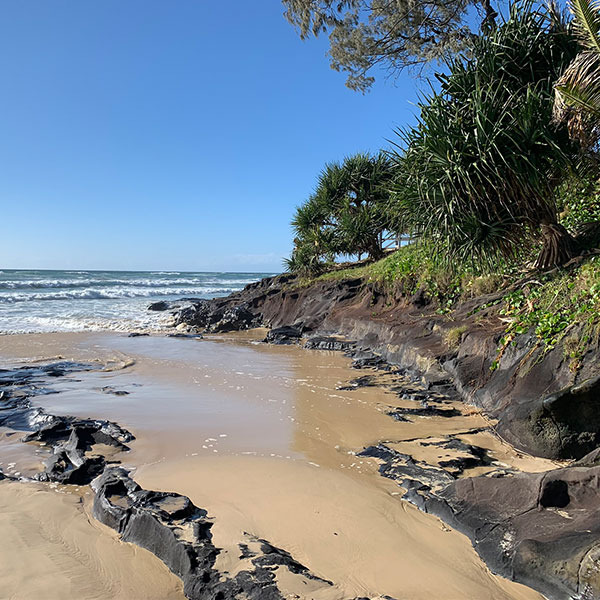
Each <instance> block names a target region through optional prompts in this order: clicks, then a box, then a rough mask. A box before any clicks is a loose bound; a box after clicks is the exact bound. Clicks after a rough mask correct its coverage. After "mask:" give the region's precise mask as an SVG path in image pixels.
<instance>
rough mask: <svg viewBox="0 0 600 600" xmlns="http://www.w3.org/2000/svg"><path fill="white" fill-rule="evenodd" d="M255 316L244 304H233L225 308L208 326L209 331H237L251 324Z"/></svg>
mask: <svg viewBox="0 0 600 600" xmlns="http://www.w3.org/2000/svg"><path fill="white" fill-rule="evenodd" d="M254 319H255V316H254V314H253V313H251V312H250V311H249V310H248V309H247V308H246V307H245V306H235V307H233V308H228V309H226V310H225V311H224V312H223V314H222V316H221V318H220V319H219V320H218V321H217V322H216V323H214V324H213V325H211V326H210V328H209V329H210V331H211V332H214V333H224V332H227V331H239V330H241V329H248V328H249V327H251V326H252V324H253V322H254Z"/></svg>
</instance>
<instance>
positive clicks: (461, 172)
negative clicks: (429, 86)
mask: <svg viewBox="0 0 600 600" xmlns="http://www.w3.org/2000/svg"><path fill="white" fill-rule="evenodd" d="M575 54H576V44H575V41H574V39H573V38H572V36H570V35H569V34H568V33H567V32H566V31H565V29H564V28H563V27H561V26H560V24H559V23H557V22H556V21H554V20H552V19H551V18H550V15H549V14H548V13H547V12H546V11H544V10H542V9H535V8H534V7H533V5H532V4H531V3H517V4H513V5H512V6H511V8H510V12H509V16H508V18H507V19H506V20H505V21H504V22H502V23H500V24H499V25H497V26H496V27H494V28H493V29H492V30H491V31H490V32H489V33H488V34H487V35H482V36H480V37H479V38H477V40H476V41H475V42H474V44H473V50H472V53H471V54H469V55H466V56H462V57H459V58H457V59H455V60H453V61H452V62H451V63H450V64H449V66H448V67H449V68H448V72H447V73H445V74H440V75H438V79H439V81H440V85H441V89H440V91H439V93H436V94H433V95H432V96H431V97H430V98H428V99H426V100H425V101H424V102H422V103H421V104H420V116H419V120H418V125H417V126H416V127H415V128H413V129H411V130H408V131H404V132H400V134H401V136H402V137H401V142H400V144H399V145H400V146H401V147H402V148H403V151H399V152H397V154H396V159H395V160H396V164H397V167H398V169H399V170H401V171H402V174H401V176H400V178H399V181H400V183H399V185H398V187H397V191H396V198H397V201H398V203H399V205H400V206H401V212H402V213H403V214H404V215H408V219H409V227H411V228H412V229H413V231H414V232H415V233H417V234H419V235H424V236H427V237H430V238H433V239H434V240H435V239H437V240H439V241H440V244H439V246H438V247H440V248H444V251H447V252H449V255H450V256H454V257H460V258H463V259H475V260H477V261H480V262H492V263H493V261H495V259H496V258H497V257H498V256H499V255H503V256H510V255H513V254H515V253H516V252H517V251H518V250H519V249H520V248H521V247H522V245H523V243H524V242H525V241H526V240H528V239H532V238H535V237H537V236H541V242H542V243H541V245H542V249H541V252H540V254H539V257H538V259H537V263H536V264H537V266H538V267H548V266H551V265H556V264H561V263H563V262H565V261H566V260H568V259H569V258H570V257H572V256H573V254H574V253H575V251H576V244H575V241H574V239H573V238H572V237H571V235H570V234H569V233H568V232H567V230H566V229H565V228H564V227H562V226H561V225H560V224H559V223H558V218H557V206H556V200H555V191H554V190H555V187H556V186H557V184H558V183H559V182H560V181H561V180H562V178H563V177H564V176H565V174H566V173H567V172H568V169H569V164H570V160H571V157H572V155H573V153H574V152H575V149H574V147H573V143H572V142H571V141H570V140H569V137H568V135H567V132H566V128H565V127H562V126H557V125H556V124H555V123H554V122H553V120H552V109H553V83H554V82H555V81H556V79H557V78H558V76H559V75H560V73H561V72H562V71H563V69H564V68H565V66H566V65H568V64H569V63H570V61H571V60H572V59H573V57H574V56H575Z"/></svg>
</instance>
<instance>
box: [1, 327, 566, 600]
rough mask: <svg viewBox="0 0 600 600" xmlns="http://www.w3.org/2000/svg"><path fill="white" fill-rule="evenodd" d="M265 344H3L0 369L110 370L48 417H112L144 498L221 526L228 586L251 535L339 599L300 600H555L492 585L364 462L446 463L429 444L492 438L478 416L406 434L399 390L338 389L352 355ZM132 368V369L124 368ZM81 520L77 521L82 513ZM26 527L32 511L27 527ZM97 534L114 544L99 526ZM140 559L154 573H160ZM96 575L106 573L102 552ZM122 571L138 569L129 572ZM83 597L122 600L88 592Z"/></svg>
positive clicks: (495, 448) (498, 451)
mask: <svg viewBox="0 0 600 600" xmlns="http://www.w3.org/2000/svg"><path fill="white" fill-rule="evenodd" d="M253 336H255V334H250V335H248V334H246V335H236V336H230V337H229V338H218V339H206V340H187V339H173V338H164V337H150V338H126V337H122V336H117V335H114V334H89V335H81V334H61V335H50V334H36V335H23V336H3V337H0V359H1V357H2V356H3V357H4V358H5V361H6V362H7V364H8V363H12V364H14V360H15V358H17V359H22V360H27V361H31V360H40V359H46V358H50V357H58V356H60V357H65V358H70V359H76V360H98V361H99V363H106V364H110V365H111V367H112V369H113V370H110V371H99V372H94V373H90V374H84V375H81V374H78V376H77V378H73V380H71V381H59V382H57V387H58V388H59V389H62V390H63V393H61V394H54V395H50V396H45V397H43V398H41V399H40V403H41V404H43V405H44V406H45V407H46V408H47V410H48V411H49V412H55V413H57V414H75V415H78V416H83V417H88V416H90V417H98V418H109V419H112V420H114V421H117V422H118V423H119V424H121V425H122V426H124V427H126V428H128V429H130V430H131V431H132V432H133V433H134V434H135V435H136V436H137V440H136V441H135V442H134V443H133V444H132V452H131V453H129V454H128V455H126V456H125V457H124V463H125V465H126V466H130V467H133V468H135V469H136V472H135V478H136V480H137V481H138V482H139V483H140V484H141V485H143V486H144V487H146V488H152V489H160V490H165V491H177V492H180V493H183V494H186V495H188V496H190V498H191V499H192V500H193V501H194V502H195V503H196V504H197V505H198V506H201V507H203V508H205V509H207V510H208V511H209V514H210V516H211V517H213V518H214V520H215V525H214V528H213V533H214V542H215V544H216V545H217V546H218V547H221V548H223V552H222V554H221V556H220V557H219V559H218V565H219V567H220V568H222V569H223V570H224V571H229V572H234V571H236V570H238V569H240V568H242V565H241V564H240V562H239V559H238V555H239V549H238V546H237V544H238V543H240V542H246V541H248V539H249V538H248V536H247V534H251V535H253V536H256V537H259V538H265V539H268V540H269V541H270V542H271V543H273V544H275V545H277V546H280V547H282V548H284V549H285V550H287V551H289V552H291V553H292V555H293V556H294V557H295V558H296V559H297V560H299V561H300V562H302V563H303V564H305V565H306V566H307V567H309V568H310V569H311V570H312V571H313V572H314V573H315V574H317V575H319V576H321V577H323V578H325V579H329V580H331V581H333V582H334V583H335V585H334V587H333V588H331V587H329V586H327V587H323V586H320V585H317V584H315V583H314V582H311V583H309V582H307V580H304V579H300V578H297V577H290V578H287V579H285V578H284V580H282V585H283V586H284V587H286V588H287V591H288V592H289V593H290V594H296V595H297V596H296V597H300V598H302V599H305V598H306V599H309V598H313V599H315V600H334V599H336V600H337V599H340V600H341V599H348V598H354V597H357V596H369V597H372V598H375V597H377V596H378V595H383V594H388V595H390V596H392V597H394V598H397V599H398V600H401V599H407V600H409V599H410V600H421V599H423V600H425V599H427V600H431V599H432V598H435V599H444V600H488V599H489V600H510V599H513V600H539V599H540V598H541V596H540V595H539V594H537V593H536V592H533V591H532V590H530V589H528V588H526V587H524V586H521V585H518V584H515V583H512V582H509V581H507V580H505V579H503V578H500V577H497V576H494V575H492V574H491V573H490V572H489V570H488V569H487V568H486V567H485V565H484V564H483V563H482V561H481V560H480V559H479V557H478V556H477V555H476V553H475V551H474V550H473V548H472V547H471V544H470V542H469V541H468V539H467V538H466V537H465V536H463V535H461V534H459V533H457V532H455V531H451V530H449V529H448V528H447V527H446V526H445V525H444V524H443V523H442V522H441V521H439V520H438V519H437V518H435V517H432V516H430V515H426V514H423V513H421V512H419V511H418V510H416V509H415V508H414V507H412V506H411V505H409V504H407V503H405V502H403V501H402V500H400V499H399V494H400V493H401V489H400V488H398V487H397V486H396V485H395V484H394V483H393V482H391V481H389V480H386V479H384V478H382V477H381V476H380V475H379V474H378V473H377V467H378V464H377V462H376V461H375V460H372V459H363V458H359V457H357V456H356V455H355V452H356V451H359V450H361V449H362V448H363V447H364V446H368V445H370V444H372V443H375V442H377V441H379V440H388V441H389V442H391V445H394V446H395V447H397V448H398V449H401V450H402V451H404V452H406V451H409V452H410V453H411V454H413V455H414V456H415V457H416V458H419V459H422V460H435V458H436V457H439V456H440V450H439V449H433V448H434V447H431V446H425V445H422V444H421V443H420V442H421V441H423V440H427V441H432V440H435V439H437V438H439V437H440V436H442V435H447V434H449V433H456V432H462V431H467V430H472V429H473V428H478V427H482V426H485V425H486V421H485V420H484V419H483V418H482V416H481V415H479V414H478V413H477V412H475V411H473V410H472V409H468V410H467V409H466V407H464V406H463V405H461V404H457V407H458V408H459V410H461V411H462V412H463V413H464V414H463V415H461V416H460V417H455V418H452V419H444V418H416V419H414V420H413V422H410V423H398V422H395V421H393V420H392V419H391V418H390V417H389V416H387V415H386V414H385V411H386V409H387V408H389V407H390V406H401V405H402V402H401V401H399V400H398V398H397V397H396V396H395V395H392V394H390V393H388V392H386V391H385V389H383V388H381V387H368V388H361V389H357V390H352V391H340V390H338V389H337V388H338V387H339V386H340V385H341V384H344V383H347V381H348V380H349V379H351V378H353V377H356V376H357V375H362V374H364V373H361V372H356V371H354V370H352V369H350V368H349V365H348V360H347V359H345V358H344V357H343V356H341V355H339V354H334V353H328V352H316V351H304V350H302V349H299V348H296V347H271V346H266V345H261V344H256V343H255V342H254V339H253ZM124 365H129V366H127V367H126V368H124V369H119V368H118V367H121V366H124ZM0 366H1V365H0ZM76 379H78V380H79V381H77V380H76ZM106 386H111V387H112V388H113V389H119V390H124V391H128V392H129V394H128V395H126V396H115V395H113V394H107V393H105V392H103V391H102V388H103V387H106ZM412 406H414V403H413V404H412ZM464 439H465V441H471V443H477V444H478V445H481V446H484V447H486V448H489V449H490V453H491V455H492V456H493V457H494V458H495V459H497V460H498V461H500V462H502V463H505V464H511V465H513V466H517V467H518V468H522V469H529V470H544V469H548V468H552V467H553V466H554V465H553V463H551V462H550V461H541V460H538V459H533V458H531V457H527V456H523V455H520V454H518V453H516V452H515V451H514V450H513V449H512V448H511V447H510V446H507V445H506V444H503V443H502V442H501V441H500V440H498V439H497V438H495V437H494V436H493V435H492V434H490V433H489V432H483V433H477V434H468V435H465V436H464ZM10 448H11V452H12V454H11V456H12V457H13V458H12V460H13V461H15V460H16V462H17V463H18V457H17V459H15V458H14V456H15V453H17V454H18V447H17V446H16V445H15V444H14V443H13V444H12V445H11V446H10ZM1 453H2V443H1V441H0V454H1ZM25 456H26V455H25V454H24V455H23V464H25V463H26V460H25ZM27 460H29V461H31V456H30V455H29V456H28V457H27ZM17 468H19V466H18V464H17V465H16V466H15V469H17ZM484 471H485V469H483V470H482V472H484ZM3 487H6V486H2V485H0V490H2V488H3ZM2 502H4V503H5V504H6V505H7V506H8V505H9V504H10V499H7V500H4V499H3V497H2ZM16 508H17V507H15V509H16ZM69 508H70V507H69ZM63 509H65V507H63ZM72 510H73V512H74V513H76V512H77V504H76V503H73V507H72ZM20 512H21V507H18V510H17V511H16V513H15V514H16V515H18V514H20ZM67 512H69V511H68V510H67ZM65 518H66V517H64V516H62V514H58V513H57V514H54V513H51V514H50V517H49V520H51V521H52V522H53V523H54V525H53V526H57V527H60V522H61V521H62V520H63V519H65ZM12 521H14V523H15V525H14V528H15V529H16V530H19V529H20V528H21V527H22V526H23V525H22V523H21V524H19V523H20V522H19V520H18V516H15V517H14V519H12ZM88 525H89V524H88ZM96 531H97V532H98V535H99V537H102V536H101V535H100V531H101V530H100V526H97V528H96ZM103 535H106V536H107V537H108V540H109V541H110V542H111V543H115V541H114V538H112V537H111V536H109V535H108V534H106V533H104V534H103ZM106 543H109V542H108V541H107V542H106ZM10 546H12V548H10V549H8V550H7V549H6V544H3V547H4V548H5V550H4V551H5V552H11V553H12V556H13V558H14V557H16V556H18V559H17V558H14V560H13V563H14V566H13V568H14V569H15V570H16V572H17V574H16V575H15V577H16V578H17V579H22V578H23V577H24V574H25V573H28V572H29V571H30V569H31V567H32V565H35V562H36V557H35V555H33V553H31V552H29V551H28V550H26V549H25V548H23V546H18V545H17V544H11V545H10ZM96 548H99V544H98V545H96ZM39 552H40V554H46V555H47V556H49V557H52V556H54V553H55V552H56V550H55V548H54V547H53V546H52V545H51V544H49V545H48V547H47V549H46V550H45V551H44V550H43V549H42V547H40V550H39ZM90 552H92V550H90ZM138 554H140V555H141V554H142V551H138ZM145 554H147V553H145ZM135 559H136V561H140V564H142V567H140V569H141V570H142V571H143V570H145V569H146V563H145V560H146V558H145V557H143V556H136V557H135ZM95 560H96V563H97V564H103V562H104V560H106V557H105V556H104V554H103V552H102V550H101V549H99V550H98V554H97V556H96V557H95ZM1 561H2V558H1V557H0V562H1ZM123 564H124V569H125V570H126V568H125V567H128V566H129V564H130V563H126V561H123ZM136 565H137V563H136ZM137 568H138V567H137V566H136V569H137ZM102 569H103V570H102V571H100V572H101V573H103V574H105V577H106V581H105V586H108V587H109V588H111V589H113V587H115V586H116V589H120V588H119V585H120V584H119V583H118V573H115V572H114V571H113V570H111V569H110V568H109V567H102ZM19 570H21V572H22V575H21V576H19V575H18V572H19ZM64 577H66V578H67V579H69V581H70V582H71V584H70V585H72V586H73V589H74V588H75V587H77V586H78V585H80V581H79V579H78V577H77V576H76V574H73V576H72V577H71V576H70V574H69V572H68V571H67V573H66V574H65V575H64ZM39 579H40V580H41V579H46V577H45V576H43V577H42V576H40V578H39ZM40 585H42V584H41V583H40ZM65 585H67V584H65ZM97 587H98V588H100V586H97ZM103 589H104V588H103ZM130 589H134V588H133V587H132V588H130ZM173 593H176V590H175V591H173ZM21 597H24V598H27V597H31V598H34V597H36V596H35V595H32V596H21ZM80 597H81V598H88V597H89V598H96V597H98V598H104V597H106V598H108V597H115V596H114V594H113V595H112V596H111V595H104V596H103V595H96V596H92V595H87V592H85V591H84V592H82V593H81V595H80ZM123 597H125V596H123ZM128 597H129V598H137V597H148V598H150V597H152V596H146V595H138V596H136V595H135V594H133V595H129V596H128ZM161 597H165V598H168V597H170V596H168V595H164V596H161ZM290 597H294V596H291V595H290Z"/></svg>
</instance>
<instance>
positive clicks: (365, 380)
mask: <svg viewBox="0 0 600 600" xmlns="http://www.w3.org/2000/svg"><path fill="white" fill-rule="evenodd" d="M376 385H377V384H376V383H375V382H374V380H373V377H371V375H363V376H362V377H356V378H355V379H351V380H350V381H349V382H348V383H347V384H346V385H340V386H338V388H337V389H338V390H341V391H350V390H357V389H358V388H363V387H374V386H376Z"/></svg>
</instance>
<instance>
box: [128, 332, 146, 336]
mask: <svg viewBox="0 0 600 600" xmlns="http://www.w3.org/2000/svg"><path fill="white" fill-rule="evenodd" d="M149 336H150V334H149V333H140V332H138V331H132V332H131V333H128V334H127V337H149Z"/></svg>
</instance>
